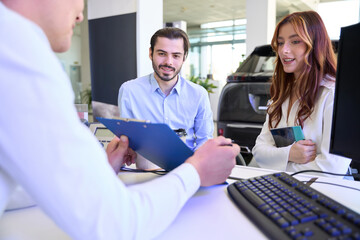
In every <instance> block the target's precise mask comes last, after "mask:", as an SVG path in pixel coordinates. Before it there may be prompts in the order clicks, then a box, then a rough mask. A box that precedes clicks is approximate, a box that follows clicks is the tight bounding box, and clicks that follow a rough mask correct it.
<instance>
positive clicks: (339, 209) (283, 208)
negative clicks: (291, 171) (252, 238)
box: [227, 173, 360, 240]
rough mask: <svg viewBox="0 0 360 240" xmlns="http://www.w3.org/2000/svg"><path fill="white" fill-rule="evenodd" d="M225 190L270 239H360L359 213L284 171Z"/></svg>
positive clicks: (256, 178)
mask: <svg viewBox="0 0 360 240" xmlns="http://www.w3.org/2000/svg"><path fill="white" fill-rule="evenodd" d="M227 190H228V192H229V194H230V196H231V198H232V200H233V201H234V202H235V204H236V205H237V206H238V207H239V208H240V209H241V211H242V212H244V214H245V215H246V216H247V217H248V218H249V219H251V220H252V221H253V222H254V224H255V225H256V226H257V227H258V228H259V229H260V230H261V231H262V232H263V233H264V234H265V235H266V236H267V237H269V238H270V239H276V240H283V239H329V240H330V239H331V240H332V239H339V240H340V239H359V240H360V214H358V213H356V212H354V211H352V210H351V209H349V208H347V207H345V206H343V205H342V204H340V203H338V202H336V201H334V200H332V199H331V198H329V197H327V196H325V195H324V194H322V193H320V192H318V191H316V190H314V189H313V188H311V187H309V186H308V185H305V184H304V183H302V182H300V181H298V180H297V179H295V178H294V177H292V176H290V175H288V174H286V173H275V174H270V175H264V176H259V177H254V178H250V179H244V180H239V181H237V182H235V183H232V184H230V185H229V186H228V188H227ZM359 201H360V199H359Z"/></svg>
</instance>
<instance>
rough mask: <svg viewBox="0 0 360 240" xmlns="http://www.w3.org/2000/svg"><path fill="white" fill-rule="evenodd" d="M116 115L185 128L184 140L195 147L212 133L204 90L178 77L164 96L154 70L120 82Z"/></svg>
mask: <svg viewBox="0 0 360 240" xmlns="http://www.w3.org/2000/svg"><path fill="white" fill-rule="evenodd" d="M118 106H119V108H120V116H121V117H123V118H135V119H142V120H149V121H150V122H152V123H166V124H168V125H169V126H170V128H171V129H174V130H175V129H179V128H183V129H185V130H186V133H187V137H186V144H187V145H188V146H189V147H190V148H191V149H192V150H195V149H197V148H198V147H199V146H200V145H201V144H203V143H204V142H206V140H208V139H210V138H212V137H213V131H214V123H213V118H212V111H211V107H210V101H209V96H208V93H207V91H206V90H205V89H204V88H203V87H202V86H200V85H197V84H195V83H192V82H190V81H188V80H185V79H184V78H183V77H181V76H180V75H179V80H178V82H177V83H176V84H175V86H174V88H173V89H172V90H171V92H170V94H169V95H168V96H166V95H165V94H164V93H163V92H162V91H161V89H160V87H159V84H158V83H157V81H156V79H155V77H154V73H152V74H150V75H147V76H143V77H140V78H137V79H134V80H130V81H127V82H125V83H123V84H122V85H121V87H120V90H119V98H118Z"/></svg>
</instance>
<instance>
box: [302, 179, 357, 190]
mask: <svg viewBox="0 0 360 240" xmlns="http://www.w3.org/2000/svg"><path fill="white" fill-rule="evenodd" d="M301 182H303V183H306V182H309V181H301ZM313 183H322V184H328V185H333V186H337V187H343V188H348V189H351V190H356V191H359V192H360V189H358V188H353V187H349V186H345V185H341V184H336V183H329V182H322V181H314V182H313Z"/></svg>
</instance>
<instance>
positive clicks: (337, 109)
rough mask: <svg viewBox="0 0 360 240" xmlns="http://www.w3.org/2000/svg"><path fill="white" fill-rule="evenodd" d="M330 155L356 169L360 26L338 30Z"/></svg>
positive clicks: (359, 134) (359, 158) (359, 151)
mask: <svg viewBox="0 0 360 240" xmlns="http://www.w3.org/2000/svg"><path fill="white" fill-rule="evenodd" d="M335 86H336V87H335V100H334V112H333V121H332V128H331V140H330V153H333V154H337V155H340V156H344V157H348V158H351V159H352V166H353V167H354V168H358V169H359V166H360V23H358V24H355V25H351V26H347V27H343V28H341V34H340V41H339V49H338V62H337V72H336V85H335Z"/></svg>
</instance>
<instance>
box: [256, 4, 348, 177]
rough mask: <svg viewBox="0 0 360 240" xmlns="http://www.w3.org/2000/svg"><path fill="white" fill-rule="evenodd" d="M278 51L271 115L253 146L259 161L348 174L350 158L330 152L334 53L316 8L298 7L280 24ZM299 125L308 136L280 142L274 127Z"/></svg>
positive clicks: (284, 168) (274, 166)
mask: <svg viewBox="0 0 360 240" xmlns="http://www.w3.org/2000/svg"><path fill="white" fill-rule="evenodd" d="M271 46H272V48H273V49H274V51H275V52H276V61H275V65H276V66H275V71H274V74H273V77H272V84H271V88H270V95H271V99H270V101H269V104H268V109H267V116H266V121H265V123H264V126H263V128H262V131H261V133H260V135H259V136H258V138H257V140H256V145H255V147H254V148H253V155H254V159H255V161H256V163H257V164H258V165H259V166H260V167H264V168H270V169H275V170H280V171H291V172H296V171H301V170H321V171H328V172H334V173H341V174H345V173H346V171H347V169H348V166H349V164H350V161H351V160H350V159H347V158H343V157H339V156H335V155H332V154H330V153H329V144H330V131H331V121H332V112H333V99H334V88H335V75H336V57H335V53H334V50H333V47H332V43H331V40H330V38H329V36H328V34H327V31H326V28H325V25H324V23H323V21H322V19H321V17H320V16H319V14H318V13H316V12H314V11H305V12H296V13H292V14H289V15H287V16H286V17H284V18H283V19H282V20H281V21H280V22H279V23H278V24H277V26H276V29H275V32H274V36H273V38H272V41H271ZM291 126H301V128H302V130H303V133H304V136H305V140H300V141H297V142H295V143H293V144H291V145H289V146H285V147H276V145H275V141H274V139H273V136H272V135H271V132H270V129H273V128H283V127H291Z"/></svg>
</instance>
